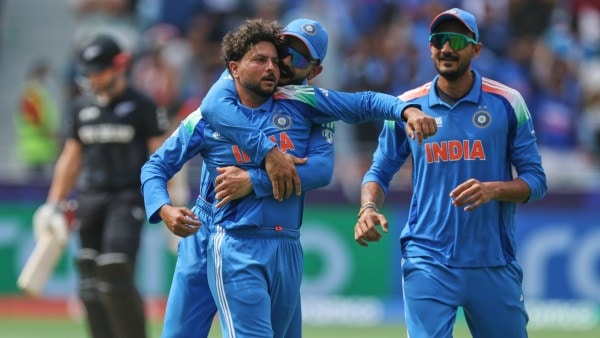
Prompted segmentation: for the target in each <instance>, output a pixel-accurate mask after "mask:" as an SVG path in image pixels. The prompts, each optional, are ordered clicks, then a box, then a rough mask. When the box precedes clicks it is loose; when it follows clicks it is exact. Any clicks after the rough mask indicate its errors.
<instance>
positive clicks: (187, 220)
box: [158, 204, 202, 237]
mask: <svg viewBox="0 0 600 338" xmlns="http://www.w3.org/2000/svg"><path fill="white" fill-rule="evenodd" d="M158 214H159V215H160V218H161V219H162V220H163V223H165V226H166V227H167V229H169V231H170V232H172V233H173V234H174V235H175V236H179V237H187V236H189V235H193V234H195V233H196V232H197V231H198V229H199V228H200V226H201V225H202V223H200V221H198V217H197V216H196V215H194V213H193V212H192V211H191V210H190V209H188V208H183V207H174V206H172V205H170V204H165V205H163V206H162V207H160V210H159V211H158Z"/></svg>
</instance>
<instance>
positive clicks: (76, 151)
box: [47, 138, 83, 202]
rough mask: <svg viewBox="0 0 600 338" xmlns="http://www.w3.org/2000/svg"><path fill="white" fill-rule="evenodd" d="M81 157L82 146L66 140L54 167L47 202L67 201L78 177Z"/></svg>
mask: <svg viewBox="0 0 600 338" xmlns="http://www.w3.org/2000/svg"><path fill="white" fill-rule="evenodd" d="M82 156H83V146H82V145H81V144H80V143H79V142H77V141H76V140H74V139H71V138H69V139H67V140H66V141H65V146H64V148H63V151H62V153H61V154H60V156H59V157H58V160H57V161H56V165H55V167H54V175H53V176H52V184H51V186H50V191H49V192H48V198H47V200H48V201H49V202H60V201H64V200H66V199H67V197H68V196H69V194H70V193H71V191H72V190H73V188H74V187H75V183H76V182H77V178H78V177H79V173H80V170H81V161H82Z"/></svg>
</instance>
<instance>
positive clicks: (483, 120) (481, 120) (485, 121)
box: [473, 107, 492, 128]
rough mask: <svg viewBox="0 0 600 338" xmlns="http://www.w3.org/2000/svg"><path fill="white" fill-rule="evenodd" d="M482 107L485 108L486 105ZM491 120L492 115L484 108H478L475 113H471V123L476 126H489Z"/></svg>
mask: <svg viewBox="0 0 600 338" xmlns="http://www.w3.org/2000/svg"><path fill="white" fill-rule="evenodd" d="M480 108H481V107H480ZM482 108H483V109H485V108H486V107H482ZM491 122H492V117H491V116H490V113H489V112H487V111H485V110H479V111H476V112H475V114H473V124H474V125H475V127H477V128H485V127H487V126H489V125H490V123H491Z"/></svg>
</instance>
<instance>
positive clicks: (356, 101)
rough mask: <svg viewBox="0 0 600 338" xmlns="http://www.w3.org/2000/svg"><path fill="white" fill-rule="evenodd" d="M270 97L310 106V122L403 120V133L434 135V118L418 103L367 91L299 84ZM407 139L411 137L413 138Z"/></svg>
mask: <svg viewBox="0 0 600 338" xmlns="http://www.w3.org/2000/svg"><path fill="white" fill-rule="evenodd" d="M274 97H275V99H287V100H293V101H297V102H298V103H299V104H306V105H309V106H311V107H312V108H313V109H312V110H311V111H310V112H307V113H306V114H308V115H310V116H308V117H309V118H310V119H311V121H313V123H327V122H333V121H338V120H341V121H343V122H346V123H349V124H357V123H362V122H366V121H371V120H393V121H398V122H400V121H406V120H407V119H410V121H407V122H408V123H407V132H408V131H412V132H414V133H418V132H421V133H422V134H421V137H422V138H427V137H429V136H431V135H433V134H435V133H436V132H437V124H436V122H435V119H434V118H432V117H429V116H428V115H426V114H425V113H423V112H422V111H421V107H420V106H419V105H418V104H413V103H409V102H405V101H403V100H401V99H399V98H398V97H395V96H392V95H388V94H384V93H376V92H371V91H367V92H357V93H348V92H338V91H333V90H327V89H323V88H317V87H311V86H305V85H302V86H284V87H279V88H278V89H277V92H276V93H275V94H274ZM408 108H410V109H408ZM405 111H406V112H405ZM409 127H410V128H409ZM409 136H411V138H413V137H414V135H409ZM417 137H419V136H418V135H417ZM421 137H419V140H420V141H422V138H421Z"/></svg>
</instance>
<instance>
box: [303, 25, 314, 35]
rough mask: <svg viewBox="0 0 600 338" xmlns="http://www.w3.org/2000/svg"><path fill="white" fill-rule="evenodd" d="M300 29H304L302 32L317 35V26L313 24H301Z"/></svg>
mask: <svg viewBox="0 0 600 338" xmlns="http://www.w3.org/2000/svg"><path fill="white" fill-rule="evenodd" d="M302 30H303V31H304V33H306V34H308V35H311V36H314V35H317V27H315V25H313V24H306V25H304V26H302Z"/></svg>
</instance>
